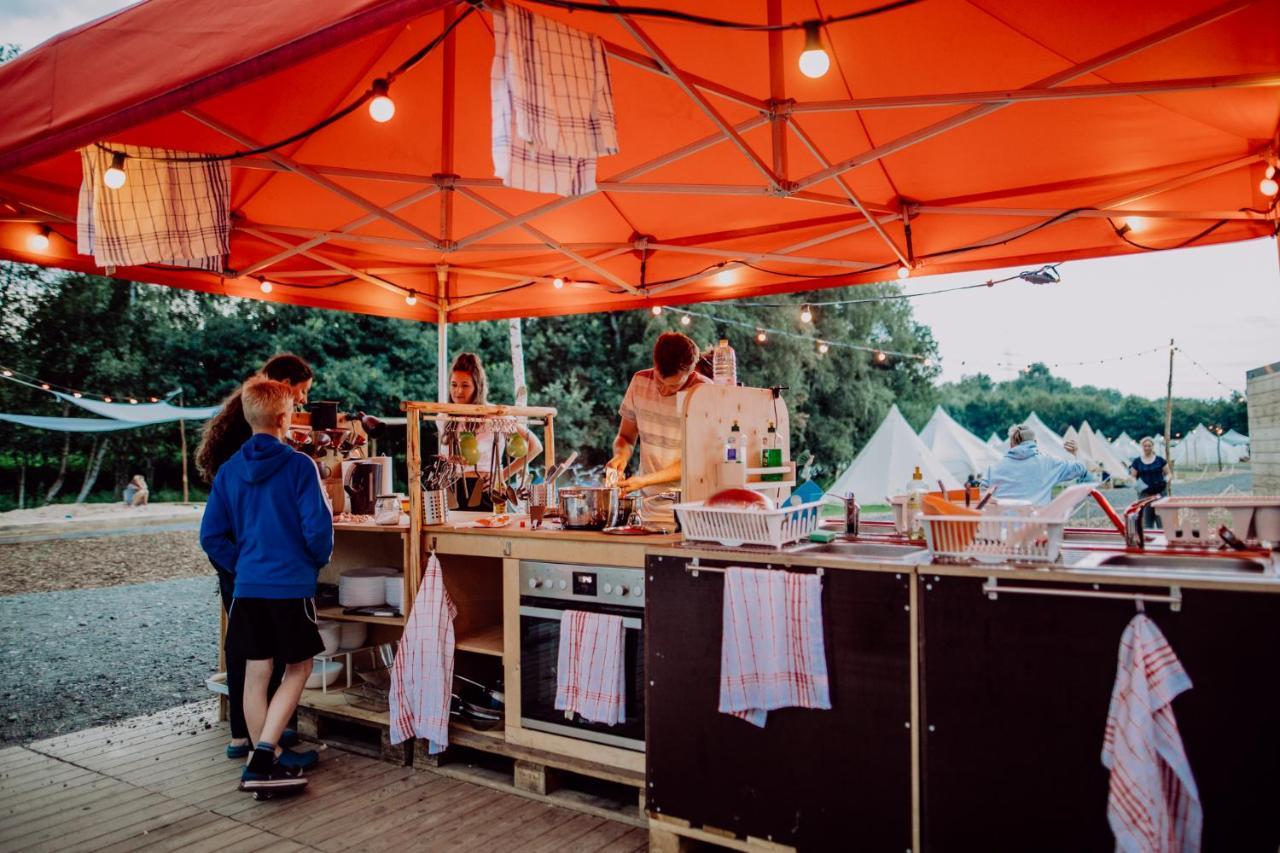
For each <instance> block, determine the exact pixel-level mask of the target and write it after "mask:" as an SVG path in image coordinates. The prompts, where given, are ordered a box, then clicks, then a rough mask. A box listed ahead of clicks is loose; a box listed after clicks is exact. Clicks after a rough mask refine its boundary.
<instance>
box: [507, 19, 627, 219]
mask: <svg viewBox="0 0 1280 853" xmlns="http://www.w3.org/2000/svg"><path fill="white" fill-rule="evenodd" d="M493 39H494V53H493V66H492V68H491V70H490V82H489V91H490V97H491V100H492V122H493V125H492V128H493V139H492V143H493V171H494V174H495V175H497V176H498V177H499V178H501V179H502V183H503V185H504V186H508V187H514V188H515V189H522V190H529V191H531V192H543V193H555V194H557V195H562V196H574V195H582V194H583V193H586V192H591V191H593V190H595V188H596V158H597V157H600V156H603V155H606V154H617V153H618V130H617V120H616V118H615V116H614V111H613V83H612V81H611V80H610V77H609V63H608V59H607V58H606V56H605V52H604V43H603V42H602V41H601V40H600V38H599V37H598V36H594V35H591V34H590V33H584V32H581V31H579V30H575V29H572V28H570V27H567V26H565V25H564V24H562V23H560V22H559V21H553V20H551V19H549V18H544V17H542V16H540V15H535V14H533V13H532V12H530V11H529V10H527V9H523V8H521V7H519V6H514V5H511V4H509V3H508V4H497V3H495V4H494V11H493Z"/></svg>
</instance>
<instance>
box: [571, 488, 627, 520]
mask: <svg viewBox="0 0 1280 853" xmlns="http://www.w3.org/2000/svg"><path fill="white" fill-rule="evenodd" d="M560 511H561V512H562V513H563V514H564V526H565V527H566V528H569V529H573V530H603V529H604V528H606V527H612V526H613V522H614V519H616V518H617V517H618V490H617V489H608V488H586V487H581V486H575V487H573V488H570V489H561V490H560Z"/></svg>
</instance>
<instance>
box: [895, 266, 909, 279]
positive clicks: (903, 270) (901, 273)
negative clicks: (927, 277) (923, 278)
mask: <svg viewBox="0 0 1280 853" xmlns="http://www.w3.org/2000/svg"><path fill="white" fill-rule="evenodd" d="M909 275H911V267H909V266H907V265H906V264H898V278H906V277H907V276H909Z"/></svg>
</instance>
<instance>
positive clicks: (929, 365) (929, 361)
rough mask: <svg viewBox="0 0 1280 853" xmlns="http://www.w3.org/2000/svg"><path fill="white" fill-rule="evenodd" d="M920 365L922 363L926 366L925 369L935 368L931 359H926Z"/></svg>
mask: <svg viewBox="0 0 1280 853" xmlns="http://www.w3.org/2000/svg"><path fill="white" fill-rule="evenodd" d="M920 363H921V364H922V365H924V366H925V367H933V359H931V358H926V359H925V360H924V361H922V362H920Z"/></svg>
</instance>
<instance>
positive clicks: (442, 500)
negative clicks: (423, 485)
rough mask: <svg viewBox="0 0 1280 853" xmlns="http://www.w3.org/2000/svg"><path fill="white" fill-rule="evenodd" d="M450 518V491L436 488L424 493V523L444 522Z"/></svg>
mask: <svg viewBox="0 0 1280 853" xmlns="http://www.w3.org/2000/svg"><path fill="white" fill-rule="evenodd" d="M448 520H449V493H448V492H447V491H445V490H444V489H434V490H428V491H424V492H423V493H422V523H423V524H444V523H445V522H446V521H448Z"/></svg>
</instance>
